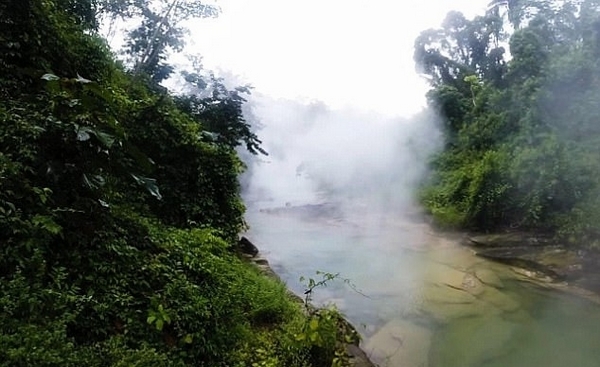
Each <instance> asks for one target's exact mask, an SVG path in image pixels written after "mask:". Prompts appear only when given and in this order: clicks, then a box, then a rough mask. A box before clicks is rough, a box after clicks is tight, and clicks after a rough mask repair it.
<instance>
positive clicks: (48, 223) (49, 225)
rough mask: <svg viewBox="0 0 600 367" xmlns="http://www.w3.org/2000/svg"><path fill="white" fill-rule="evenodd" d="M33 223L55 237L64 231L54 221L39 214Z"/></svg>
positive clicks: (32, 219)
mask: <svg viewBox="0 0 600 367" xmlns="http://www.w3.org/2000/svg"><path fill="white" fill-rule="evenodd" d="M31 223H33V224H34V225H36V226H39V227H40V228H42V229H44V230H45V231H48V232H49V233H51V234H54V235H56V234H59V233H60V232H61V231H62V227H61V226H60V225H59V224H57V223H56V222H55V221H54V219H52V218H51V217H49V216H46V215H39V214H38V215H36V216H34V217H33V218H31Z"/></svg>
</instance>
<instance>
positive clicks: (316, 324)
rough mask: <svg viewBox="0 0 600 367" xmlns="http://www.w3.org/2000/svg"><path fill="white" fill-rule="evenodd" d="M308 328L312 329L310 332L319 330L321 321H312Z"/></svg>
mask: <svg viewBox="0 0 600 367" xmlns="http://www.w3.org/2000/svg"><path fill="white" fill-rule="evenodd" d="M308 327H309V328H310V330H317V329H318V328H319V320H317V319H312V320H310V322H309V323H308Z"/></svg>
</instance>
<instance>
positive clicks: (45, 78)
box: [42, 73, 60, 81]
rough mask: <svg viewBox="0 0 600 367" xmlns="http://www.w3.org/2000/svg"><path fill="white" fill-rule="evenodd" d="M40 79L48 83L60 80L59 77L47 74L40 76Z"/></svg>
mask: <svg viewBox="0 0 600 367" xmlns="http://www.w3.org/2000/svg"><path fill="white" fill-rule="evenodd" d="M42 79H43V80H48V81H55V80H60V78H59V77H57V76H56V75H54V74H49V73H48V74H44V75H42Z"/></svg>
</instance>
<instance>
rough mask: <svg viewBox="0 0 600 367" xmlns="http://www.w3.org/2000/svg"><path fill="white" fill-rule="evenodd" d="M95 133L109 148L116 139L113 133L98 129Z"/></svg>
mask: <svg viewBox="0 0 600 367" xmlns="http://www.w3.org/2000/svg"><path fill="white" fill-rule="evenodd" d="M94 135H96V137H97V138H98V140H100V142H101V143H102V144H103V145H104V146H105V147H107V148H111V147H112V146H113V144H114V143H115V140H116V139H115V137H114V136H113V135H111V134H108V133H104V132H102V131H98V130H94Z"/></svg>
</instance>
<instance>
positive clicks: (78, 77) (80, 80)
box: [75, 73, 92, 84]
mask: <svg viewBox="0 0 600 367" xmlns="http://www.w3.org/2000/svg"><path fill="white" fill-rule="evenodd" d="M75 81H76V82H77V83H82V84H88V83H91V82H92V81H91V80H89V79H86V78H82V77H81V75H79V73H77V79H75Z"/></svg>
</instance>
